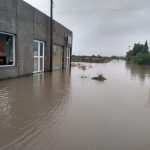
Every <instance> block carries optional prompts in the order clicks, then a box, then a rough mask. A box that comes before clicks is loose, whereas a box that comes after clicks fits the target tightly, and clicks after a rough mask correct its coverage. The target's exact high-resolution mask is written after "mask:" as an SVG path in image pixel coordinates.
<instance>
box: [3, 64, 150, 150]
mask: <svg viewBox="0 0 150 150" xmlns="http://www.w3.org/2000/svg"><path fill="white" fill-rule="evenodd" d="M90 65H92V68H91V67H87V70H85V71H83V70H81V69H79V68H78V67H73V68H72V72H71V75H69V72H67V71H63V72H60V71H55V72H53V73H45V74H38V75H34V76H29V77H22V78H18V79H11V80H4V81H0V150H150V67H139V66H135V65H134V66H131V65H126V64H125V62H124V61H113V62H111V63H108V64H86V66H90ZM99 73H103V74H104V76H105V77H106V78H107V80H106V81H105V82H98V81H94V80H91V77H93V76H96V75H97V74H99ZM82 75H85V76H88V78H86V79H82V78H81V76H82Z"/></svg>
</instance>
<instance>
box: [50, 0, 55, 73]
mask: <svg viewBox="0 0 150 150" xmlns="http://www.w3.org/2000/svg"><path fill="white" fill-rule="evenodd" d="M50 4H51V6H50V39H51V41H50V71H52V70H53V4H54V3H53V0H50Z"/></svg>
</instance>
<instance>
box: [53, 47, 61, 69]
mask: <svg viewBox="0 0 150 150" xmlns="http://www.w3.org/2000/svg"><path fill="white" fill-rule="evenodd" d="M62 60H63V47H62V46H59V45H53V70H58V69H62Z"/></svg>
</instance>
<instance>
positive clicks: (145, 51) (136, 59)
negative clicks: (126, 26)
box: [126, 41, 150, 65]
mask: <svg viewBox="0 0 150 150" xmlns="http://www.w3.org/2000/svg"><path fill="white" fill-rule="evenodd" d="M126 60H127V62H129V63H135V64H140V65H150V52H149V47H148V43H147V41H146V42H145V44H140V43H135V44H134V47H133V49H132V50H130V51H128V52H127V55H126Z"/></svg>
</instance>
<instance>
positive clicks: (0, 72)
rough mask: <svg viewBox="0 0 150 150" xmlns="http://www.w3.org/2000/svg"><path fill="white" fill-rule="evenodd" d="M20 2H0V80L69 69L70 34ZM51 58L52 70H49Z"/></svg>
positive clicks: (45, 16)
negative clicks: (51, 31) (51, 40)
mask: <svg viewBox="0 0 150 150" xmlns="http://www.w3.org/2000/svg"><path fill="white" fill-rule="evenodd" d="M50 28H51V26H50V17H48V16H47V15H45V14H44V13H42V12H40V11H39V10H37V9H36V8H34V7H32V6H31V5H29V4H27V3H26V2H24V1H22V0H0V79H5V78H12V77H19V76H24V75H29V74H33V73H38V72H43V71H50V70H57V69H65V68H69V67H70V56H71V51H72V31H70V30H69V29H67V28H66V27H64V26H63V25H61V24H60V23H58V22H56V21H53V37H54V38H53V50H52V54H53V55H52V57H51V56H50V54H51V49H50V44H51V42H50V39H51V37H50V35H51V34H50ZM51 58H52V68H50V66H51V64H50V62H51V60H50V59H51Z"/></svg>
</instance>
